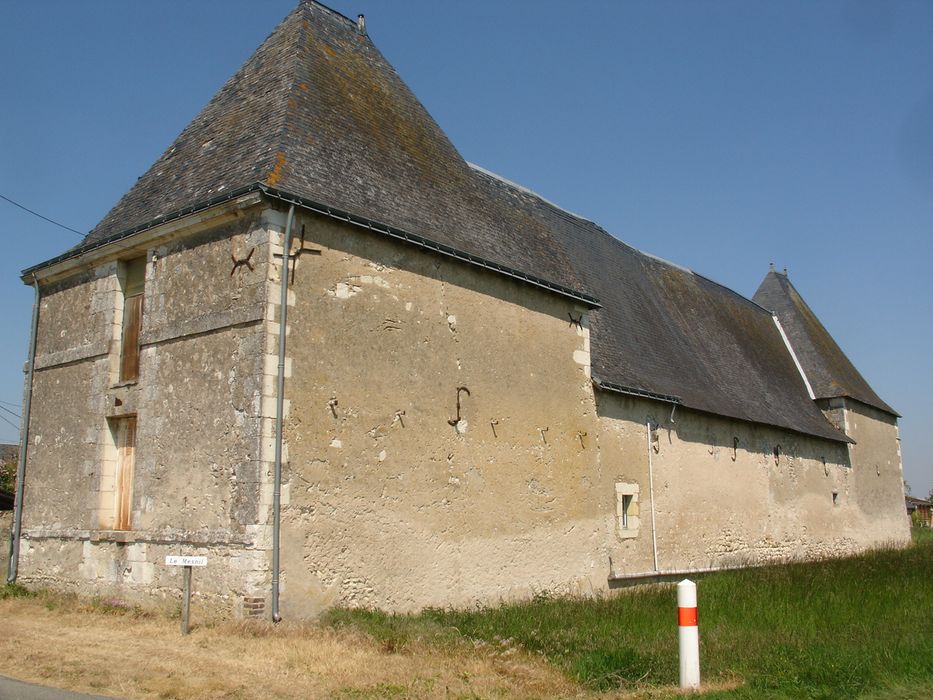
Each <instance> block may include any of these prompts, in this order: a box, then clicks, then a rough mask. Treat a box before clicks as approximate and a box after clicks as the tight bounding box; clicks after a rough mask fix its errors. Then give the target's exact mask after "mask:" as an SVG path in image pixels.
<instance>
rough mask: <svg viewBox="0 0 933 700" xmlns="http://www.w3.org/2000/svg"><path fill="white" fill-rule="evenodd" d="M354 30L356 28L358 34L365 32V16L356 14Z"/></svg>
mask: <svg viewBox="0 0 933 700" xmlns="http://www.w3.org/2000/svg"><path fill="white" fill-rule="evenodd" d="M356 30H357V31H358V32H359V33H360V34H365V33H366V17H365V16H364V15H357V16H356Z"/></svg>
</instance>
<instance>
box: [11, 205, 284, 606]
mask: <svg viewBox="0 0 933 700" xmlns="http://www.w3.org/2000/svg"><path fill="white" fill-rule="evenodd" d="M250 251H252V255H250ZM117 254H119V255H120V259H121V260H123V259H129V258H132V257H135V256H139V255H145V257H146V261H147V264H146V283H145V291H144V301H143V309H144V311H143V323H142V328H141V334H140V344H141V352H140V371H139V378H138V380H136V381H132V382H123V383H121V382H119V376H118V374H117V368H118V358H119V353H120V331H121V324H122V313H123V297H122V292H121V286H120V285H121V282H120V277H119V276H120V269H121V268H120V265H121V263H120V261H119V260H115V259H114V260H103V261H100V262H99V263H97V264H96V265H95V266H94V267H93V268H92V269H89V270H86V271H84V272H81V273H79V274H75V275H72V276H71V277H69V278H67V279H65V280H62V281H58V282H53V283H50V284H47V285H45V286H44V287H43V289H42V303H41V307H40V325H39V334H38V339H37V347H36V372H35V378H34V398H33V413H32V420H31V425H30V450H29V454H28V465H27V479H26V494H25V499H24V502H25V509H24V522H23V527H24V539H23V544H22V549H21V560H20V580H21V581H22V582H24V583H32V584H38V585H43V586H51V587H56V588H65V589H69V590H74V591H77V592H79V593H85V594H94V595H104V596H109V597H114V598H120V599H127V600H147V601H153V600H155V601H158V600H165V601H172V600H174V599H175V598H176V597H177V596H178V591H179V587H180V573H179V570H178V569H175V568H170V567H166V566H164V558H165V556H166V555H167V554H206V555H207V556H208V557H209V561H210V564H209V566H208V567H207V568H206V569H204V570H200V571H199V572H198V575H197V577H196V581H197V585H196V588H197V591H198V594H199V596H200V597H201V598H202V599H203V600H204V602H205V603H206V604H209V605H211V606H213V607H218V608H222V609H228V610H239V609H240V606H241V605H242V601H243V599H244V598H250V599H252V598H254V597H256V596H257V592H258V595H261V596H264V595H265V589H264V584H265V580H266V578H267V576H268V545H267V543H266V542H265V541H266V540H267V539H268V538H267V537H265V530H266V528H267V526H266V524H265V523H261V522H260V519H259V518H260V501H261V499H262V497H263V494H262V493H261V488H260V482H261V481H262V480H263V479H264V478H265V472H266V470H265V469H264V465H263V463H262V460H261V451H262V436H261V431H262V424H261V419H260V416H261V414H262V410H263V405H262V377H263V370H264V367H265V354H264V350H265V348H264V345H263V342H264V338H265V334H264V332H263V323H264V320H265V314H266V311H267V309H266V296H267V292H268V286H269V280H268V279H267V265H266V261H267V260H268V256H269V236H268V232H267V230H266V229H265V228H264V225H263V222H262V221H261V220H260V219H259V218H257V215H253V216H249V215H247V216H242V217H240V218H236V219H234V220H233V221H232V222H229V223H226V224H224V225H221V226H215V227H213V228H205V229H203V230H201V231H200V232H197V233H195V234H194V235H190V236H187V237H185V238H174V239H172V240H165V241H161V242H159V241H156V242H154V243H153V244H151V245H149V246H147V248H146V249H142V250H129V249H127V250H119V251H117ZM247 257H249V263H250V265H246V264H242V265H239V266H236V268H234V260H242V259H246V258H247ZM125 416H135V417H136V425H137V430H136V441H135V456H134V466H133V481H132V490H131V522H132V524H131V527H130V529H129V530H125V531H124V530H119V531H115V530H108V529H102V528H101V523H102V522H104V521H105V517H104V516H105V515H106V514H105V513H102V511H101V508H104V509H105V510H106V504H107V502H108V498H107V497H106V493H105V490H106V489H113V488H114V486H113V477H112V475H108V464H111V463H114V462H115V461H116V456H115V454H114V451H115V449H116V448H115V446H114V437H113V434H112V430H111V429H112V426H113V421H114V420H116V419H119V418H120V417H125ZM102 493H103V494H104V495H103V496H102ZM102 504H103V505H102ZM257 543H258V544H257Z"/></svg>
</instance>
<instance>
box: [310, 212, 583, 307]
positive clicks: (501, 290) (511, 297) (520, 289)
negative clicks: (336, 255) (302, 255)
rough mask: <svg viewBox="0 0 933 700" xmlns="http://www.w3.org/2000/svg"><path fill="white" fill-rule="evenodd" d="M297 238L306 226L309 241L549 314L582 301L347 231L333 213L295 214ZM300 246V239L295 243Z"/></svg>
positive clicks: (363, 232)
mask: <svg viewBox="0 0 933 700" xmlns="http://www.w3.org/2000/svg"><path fill="white" fill-rule="evenodd" d="M295 223H296V226H295V229H296V232H295V240H296V241H301V240H302V228H303V227H304V228H305V236H306V239H307V244H308V245H309V246H310V245H312V243H313V244H314V245H322V246H326V247H327V248H330V249H332V250H337V251H340V252H342V253H348V254H350V255H354V256H356V257H359V258H361V259H364V260H368V261H370V262H371V263H372V264H374V265H383V266H385V267H386V268H390V269H391V268H397V269H399V270H404V271H406V272H411V273H415V274H417V275H420V276H422V277H427V278H429V279H433V280H436V281H438V282H441V283H447V284H453V285H457V286H459V287H463V288H465V289H469V290H471V291H476V292H480V293H482V294H486V295H489V296H491V297H494V298H496V299H499V300H500V301H505V302H507V303H510V304H516V305H519V306H522V307H524V308H526V309H528V310H530V311H533V312H537V313H542V314H547V315H550V316H553V317H554V318H559V319H561V320H562V321H567V320H568V318H567V309H568V307H570V308H572V307H574V306H575V305H576V304H577V302H574V301H573V300H571V299H568V298H561V297H558V296H556V295H552V294H549V293H546V292H544V291H543V290H542V289H540V288H538V287H535V286H533V285H530V284H526V283H524V282H520V281H518V280H515V279H511V278H509V277H506V276H504V275H500V274H498V273H495V272H491V271H488V270H483V269H482V268H480V267H474V266H468V265H463V264H462V263H459V262H457V261H454V260H452V259H450V258H447V257H445V256H441V255H436V254H433V253H430V252H427V251H424V250H421V249H419V248H416V247H414V246H403V245H398V244H397V243H396V242H395V241H392V240H389V239H388V238H386V237H384V236H381V235H380V234H377V233H371V232H369V231H366V230H365V229H361V228H356V227H352V228H351V230H352V231H353V232H354V233H356V234H358V235H347V227H346V226H345V225H340V224H339V223H337V222H333V221H332V220H330V219H327V218H326V217H322V216H316V215H314V214H301V215H296V217H295ZM294 245H295V247H296V248H297V249H301V244H300V243H297V242H296V243H295V244H294ZM292 274H294V276H295V282H296V283H298V284H303V283H307V280H305V279H303V278H304V276H305V275H308V276H312V277H313V274H314V272H313V269H307V268H306V269H305V270H302V269H300V265H299V268H298V270H297V271H293V273H292Z"/></svg>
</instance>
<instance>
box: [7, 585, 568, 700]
mask: <svg viewBox="0 0 933 700" xmlns="http://www.w3.org/2000/svg"><path fill="white" fill-rule="evenodd" d="M0 620H3V634H2V635H0V674H2V675H6V676H10V677H12V678H17V679H19V680H24V681H30V682H34V683H41V684H44V685H50V686H56V687H61V688H68V689H72V690H79V691H83V692H89V693H96V694H102V695H114V696H118V697H124V698H178V699H179V700H181V699H184V698H238V699H242V700H247V699H250V698H257V699H258V698H263V699H266V698H331V697H336V698H477V697H480V698H544V697H575V696H578V695H579V694H580V690H579V688H578V687H577V686H575V685H573V684H572V683H571V682H570V681H569V680H567V679H566V678H565V677H564V676H562V675H561V674H560V673H559V672H558V671H556V670H554V669H553V668H552V667H550V666H548V665H547V664H546V663H545V662H544V661H542V660H541V659H540V658H538V657H535V656H531V655H528V654H525V653H523V652H520V651H518V650H514V649H510V650H506V651H497V650H494V649H489V648H483V647H481V648H476V647H474V646H473V645H471V644H469V643H468V642H454V643H451V644H444V645H441V646H438V645H436V644H435V645H431V646H427V645H424V646H422V645H419V644H418V643H415V644H413V645H409V646H407V647H406V648H405V649H403V650H401V651H399V650H388V649H386V648H384V645H381V644H380V643H379V642H378V641H376V640H374V639H373V638H371V637H369V636H367V635H364V634H362V633H360V632H355V631H352V630H335V629H329V628H325V627H320V626H316V625H311V624H295V623H291V624H290V623H282V624H281V625H277V626H272V625H271V624H269V623H262V622H254V623H233V622H228V623H219V624H217V625H212V626H203V627H196V628H194V629H193V630H192V633H191V634H190V635H189V636H187V637H182V636H181V635H180V634H179V631H178V622H177V620H171V619H167V618H164V617H158V616H140V615H134V614H133V613H132V612H128V613H127V612H123V613H117V612H114V611H109V612H108V611H107V610H106V609H105V608H102V607H100V606H96V607H95V606H89V605H82V604H80V603H77V602H74V601H70V602H65V603H62V602H61V599H60V598H56V597H54V596H48V595H40V596H39V597H34V598H7V599H5V600H0Z"/></svg>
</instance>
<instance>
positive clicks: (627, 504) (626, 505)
mask: <svg viewBox="0 0 933 700" xmlns="http://www.w3.org/2000/svg"><path fill="white" fill-rule="evenodd" d="M621 499H622V515H620V516H619V518H620V525H621V526H622V529H623V530H628V529H629V528H628V525H629V523H628V512H629V509H630V508H631V507H632V497H631V496H629V495H626V494H623V495H622V496H621Z"/></svg>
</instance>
